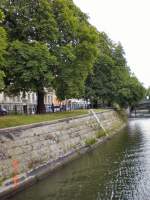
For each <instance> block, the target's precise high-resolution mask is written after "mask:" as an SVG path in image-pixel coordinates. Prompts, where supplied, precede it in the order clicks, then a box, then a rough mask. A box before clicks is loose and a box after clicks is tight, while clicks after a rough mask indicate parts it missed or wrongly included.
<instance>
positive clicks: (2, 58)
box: [0, 10, 7, 90]
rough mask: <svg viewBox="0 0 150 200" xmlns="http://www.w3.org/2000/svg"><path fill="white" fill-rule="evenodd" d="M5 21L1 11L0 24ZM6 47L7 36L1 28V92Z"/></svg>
mask: <svg viewBox="0 0 150 200" xmlns="http://www.w3.org/2000/svg"><path fill="white" fill-rule="evenodd" d="M3 19H4V15H3V13H2V11H1V10H0V23H2V21H3ZM6 47H7V35H6V32H5V30H4V28H2V27H1V26H0V90H1V89H2V88H3V87H4V82H3V78H4V76H5V75H4V72H3V70H2V68H3V65H4V53H5V49H6Z"/></svg>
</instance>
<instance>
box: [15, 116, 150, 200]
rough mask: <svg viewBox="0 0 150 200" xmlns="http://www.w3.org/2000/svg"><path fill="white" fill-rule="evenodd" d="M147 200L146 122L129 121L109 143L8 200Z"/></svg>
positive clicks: (149, 134)
mask: <svg viewBox="0 0 150 200" xmlns="http://www.w3.org/2000/svg"><path fill="white" fill-rule="evenodd" d="M111 199H112V200H149V199H150V119H132V120H130V121H129V123H128V125H127V127H126V128H125V129H123V130H122V131H121V132H120V133H119V134H117V135H115V136H114V137H113V138H112V139H111V140H109V141H107V142H106V143H104V144H102V145H100V146H99V147H98V148H97V149H95V150H94V151H91V152H89V153H87V154H85V155H83V156H82V157H80V158H79V159H77V160H75V161H73V162H71V163H69V164H67V165H66V166H64V167H63V168H62V169H59V170H58V171H57V172H55V173H53V174H52V175H51V176H49V177H47V179H45V180H43V181H41V182H39V183H37V184H36V185H34V186H32V187H31V188H30V189H28V190H26V191H24V192H21V193H19V194H18V195H17V196H15V197H14V198H11V200H111Z"/></svg>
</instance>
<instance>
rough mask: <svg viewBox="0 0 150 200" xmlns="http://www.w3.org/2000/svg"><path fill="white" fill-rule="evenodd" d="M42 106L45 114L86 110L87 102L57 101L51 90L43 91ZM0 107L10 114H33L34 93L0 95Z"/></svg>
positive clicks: (73, 100) (81, 100)
mask: <svg viewBox="0 0 150 200" xmlns="http://www.w3.org/2000/svg"><path fill="white" fill-rule="evenodd" d="M44 104H45V107H46V112H53V110H52V105H53V106H54V111H55V112H57V111H63V110H75V109H84V108H87V107H88V105H89V102H87V101H85V100H83V99H66V100H64V101H59V100H58V98H57V96H56V94H55V91H54V90H53V89H49V90H47V89H46V90H45V96H44ZM0 106H1V107H2V108H5V109H6V110H7V111H8V113H12V114H17V113H20V114H35V113H36V109H37V95H36V93H35V92H26V93H25V94H24V95H23V93H20V95H18V96H8V95H6V94H5V93H4V92H2V93H0Z"/></svg>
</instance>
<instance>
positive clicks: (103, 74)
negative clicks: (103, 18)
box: [85, 33, 145, 107]
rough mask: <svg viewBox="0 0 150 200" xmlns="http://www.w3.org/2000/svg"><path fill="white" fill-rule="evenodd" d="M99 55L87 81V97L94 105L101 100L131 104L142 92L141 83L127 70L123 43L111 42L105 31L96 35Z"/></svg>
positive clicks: (122, 105)
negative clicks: (97, 36)
mask: <svg viewBox="0 0 150 200" xmlns="http://www.w3.org/2000/svg"><path fill="white" fill-rule="evenodd" d="M99 50H100V51H99V52H100V53H99V56H98V58H97V60H96V63H95V65H94V70H93V73H91V74H90V75H89V77H88V79H87V81H86V92H85V94H86V97H87V98H91V97H92V98H91V101H93V104H94V106H95V107H97V104H98V103H99V102H100V103H103V104H107V105H109V106H110V105H113V104H114V103H117V104H119V105H120V106H121V107H127V106H132V105H133V104H135V103H136V102H138V101H139V100H140V99H141V98H142V97H143V95H144V92H145V90H144V87H143V86H142V84H141V83H140V82H139V81H138V80H137V78H136V77H135V76H133V75H132V74H131V72H130V68H129V67H128V66H127V64H126V59H125V54H124V50H123V47H122V45H121V44H120V43H119V44H115V43H113V42H112V41H111V40H110V39H109V38H108V37H107V35H106V34H104V33H101V34H100V35H99Z"/></svg>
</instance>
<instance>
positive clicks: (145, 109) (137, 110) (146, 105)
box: [130, 100, 150, 117]
mask: <svg viewBox="0 0 150 200" xmlns="http://www.w3.org/2000/svg"><path fill="white" fill-rule="evenodd" d="M130 116H131V117H150V100H142V101H141V102H139V103H138V104H137V105H136V106H135V107H134V108H133V109H132V110H131V112H130Z"/></svg>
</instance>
